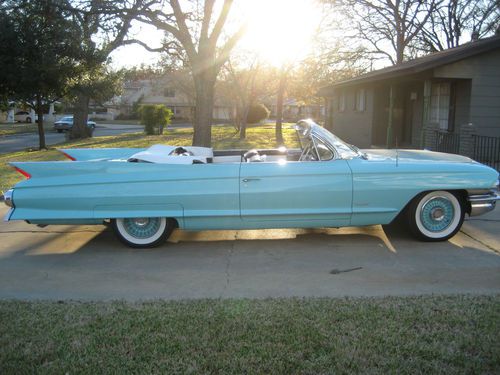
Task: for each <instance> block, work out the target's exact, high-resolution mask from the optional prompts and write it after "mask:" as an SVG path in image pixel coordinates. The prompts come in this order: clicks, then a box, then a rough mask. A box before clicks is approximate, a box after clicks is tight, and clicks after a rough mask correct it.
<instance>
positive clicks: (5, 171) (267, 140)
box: [0, 125, 297, 191]
mask: <svg viewBox="0 0 500 375" xmlns="http://www.w3.org/2000/svg"><path fill="white" fill-rule="evenodd" d="M283 136H284V138H285V144H286V145H287V146H289V147H296V146H297V140H296V136H295V131H294V130H293V129H291V128H289V127H287V128H285V129H284V131H283ZM192 137H193V130H192V129H172V130H168V131H166V132H165V134H164V135H161V136H158V135H155V136H146V135H144V134H141V133H132V134H124V135H119V136H111V137H96V138H90V139H86V140H83V141H73V142H67V143H64V144H59V145H57V146H56V147H57V148H71V147H90V148H103V147H148V146H150V145H153V144H157V143H163V144H170V145H178V146H187V145H190V144H191V140H192ZM0 142H1V138H0ZM212 146H213V147H214V148H216V149H219V150H222V149H233V148H242V149H249V148H252V147H259V148H267V147H269V148H272V147H276V140H275V136H274V126H273V125H263V126H255V127H250V128H249V129H248V130H247V138H246V139H245V140H243V141H240V139H239V134H237V133H236V130H235V129H234V128H233V127H231V126H214V127H213V128H212ZM56 147H54V148H51V149H49V150H42V151H20V152H13V153H9V154H0V190H3V191H5V190H6V189H9V188H10V187H12V186H13V185H15V184H16V183H17V182H19V181H20V180H21V179H22V178H23V177H22V176H21V175H20V174H19V173H17V172H16V171H14V170H13V169H12V168H10V167H9V166H8V165H7V163H8V162H9V161H46V160H65V158H64V157H63V156H62V154H60V153H59V152H57V150H56Z"/></svg>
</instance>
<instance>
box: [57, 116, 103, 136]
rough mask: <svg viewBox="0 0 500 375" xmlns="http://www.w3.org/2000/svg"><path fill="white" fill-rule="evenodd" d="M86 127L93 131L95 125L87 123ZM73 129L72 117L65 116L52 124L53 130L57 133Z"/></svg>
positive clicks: (92, 122) (91, 122)
mask: <svg viewBox="0 0 500 375" xmlns="http://www.w3.org/2000/svg"><path fill="white" fill-rule="evenodd" d="M87 126H88V127H89V128H91V129H92V131H94V129H95V127H96V123H95V122H94V121H90V120H89V121H87ZM72 127H73V116H65V117H63V118H62V119H60V120H57V121H56V122H54V130H56V131H57V132H58V133H62V132H63V131H68V130H71V128H72Z"/></svg>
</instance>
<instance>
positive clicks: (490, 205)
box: [468, 191, 500, 216]
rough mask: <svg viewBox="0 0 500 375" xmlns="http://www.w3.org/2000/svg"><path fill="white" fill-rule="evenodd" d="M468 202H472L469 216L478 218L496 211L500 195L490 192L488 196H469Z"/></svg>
mask: <svg viewBox="0 0 500 375" xmlns="http://www.w3.org/2000/svg"><path fill="white" fill-rule="evenodd" d="M468 200H469V202H470V215H469V216H478V215H483V214H485V213H487V212H490V211H492V210H494V209H495V206H496V203H497V201H498V200H500V195H498V194H497V193H496V192H495V191H490V192H488V193H487V194H474V195H469V197H468Z"/></svg>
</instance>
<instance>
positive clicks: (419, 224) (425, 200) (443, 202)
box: [408, 191, 465, 241]
mask: <svg viewBox="0 0 500 375" xmlns="http://www.w3.org/2000/svg"><path fill="white" fill-rule="evenodd" d="M464 215H465V211H464V209H463V207H462V205H461V204H460V201H459V198H458V197H457V196H455V195H454V194H452V193H450V192H448V191H432V192H430V193H424V194H422V195H420V196H418V197H417V198H415V199H414V200H413V202H412V203H411V204H410V206H409V209H408V219H409V223H410V230H411V232H412V233H413V235H414V236H415V237H417V238H418V239H421V240H423V241H446V240H447V239H449V238H451V237H453V236H454V235H455V234H456V233H457V232H458V231H459V230H460V227H461V226H462V223H463V221H464Z"/></svg>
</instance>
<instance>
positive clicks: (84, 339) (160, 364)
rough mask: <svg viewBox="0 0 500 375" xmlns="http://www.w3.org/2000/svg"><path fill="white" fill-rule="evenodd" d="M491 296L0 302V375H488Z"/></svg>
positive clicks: (495, 312) (493, 358) (495, 311)
mask: <svg viewBox="0 0 500 375" xmlns="http://www.w3.org/2000/svg"><path fill="white" fill-rule="evenodd" d="M499 335H500V296H492V297H487V296H475V297H472V296H427V297H391V298H363V299H326V298H325V299H269V300H196V301H180V302H162V301H155V302H143V303H126V302H99V303H90V302H89V303H79V302H59V303H56V302H18V301H3V302H0V373H2V374H27V373H35V372H36V373H61V374H62V373H88V374H94V373H103V372H104V373H117V374H120V373H142V374H149V373H169V374H171V373H183V374H184V373H194V374H199V373H217V374H238V373H261V374H292V373H306V374H334V373H339V374H351V373H359V374H364V373H379V374H387V373H398V374H415V373H417V374H418V373H456V374H471V373H474V374H481V373H482V374H493V373H499V372H500V343H499V340H498V337H499Z"/></svg>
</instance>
